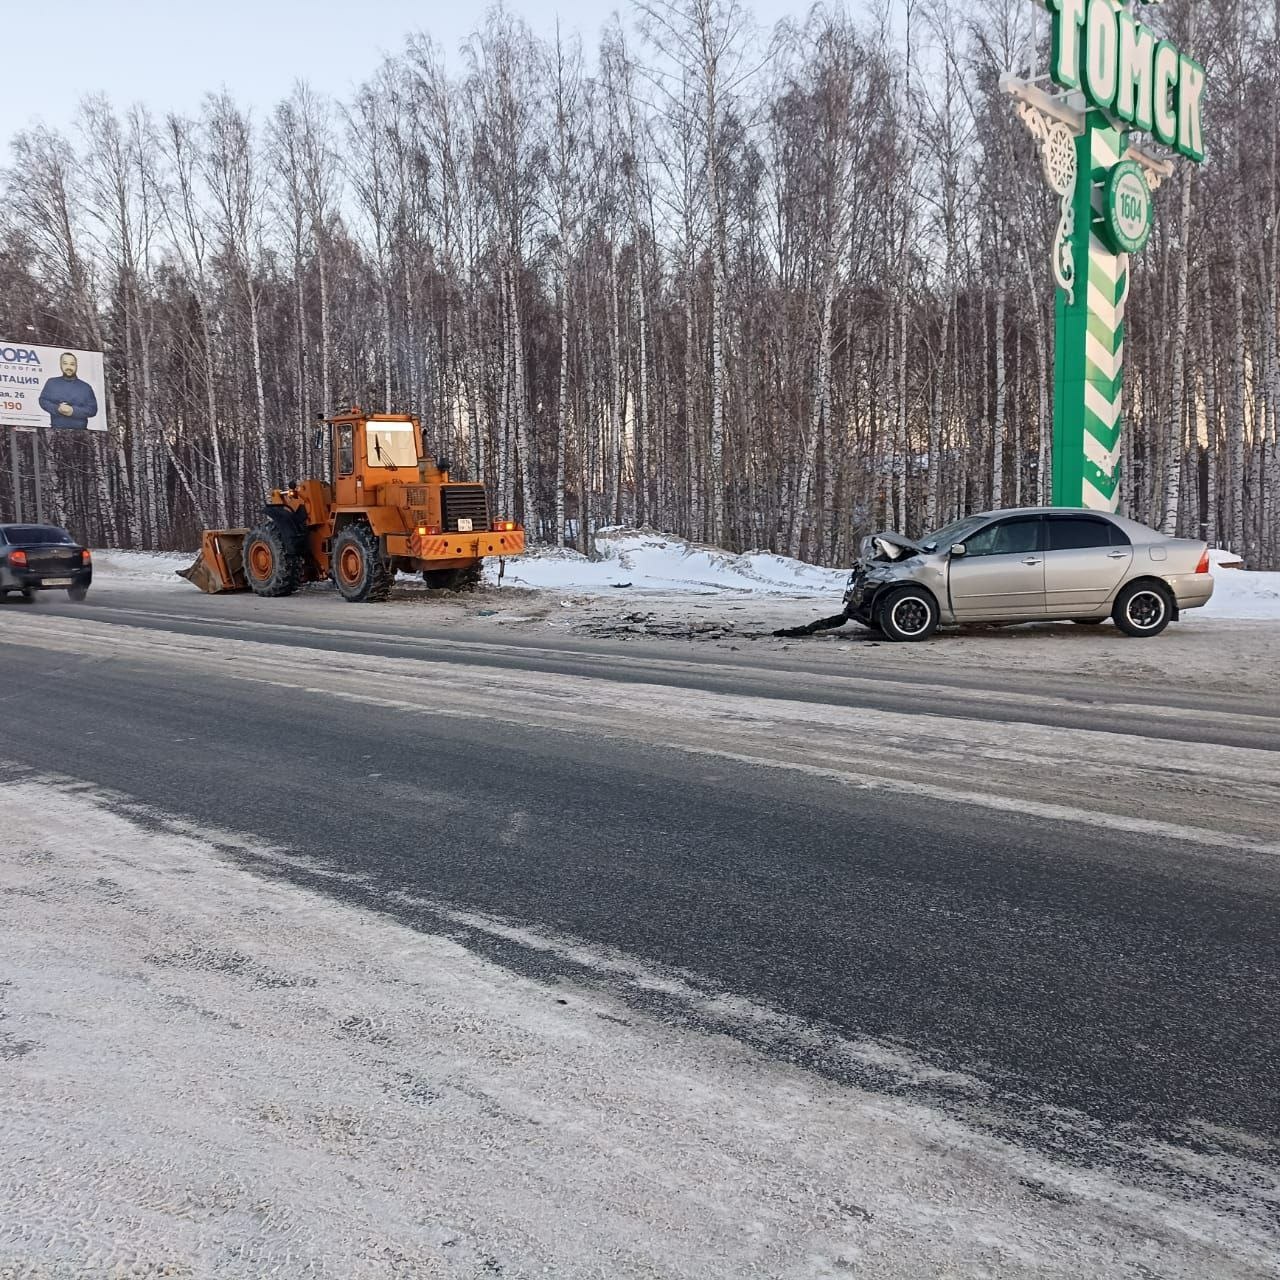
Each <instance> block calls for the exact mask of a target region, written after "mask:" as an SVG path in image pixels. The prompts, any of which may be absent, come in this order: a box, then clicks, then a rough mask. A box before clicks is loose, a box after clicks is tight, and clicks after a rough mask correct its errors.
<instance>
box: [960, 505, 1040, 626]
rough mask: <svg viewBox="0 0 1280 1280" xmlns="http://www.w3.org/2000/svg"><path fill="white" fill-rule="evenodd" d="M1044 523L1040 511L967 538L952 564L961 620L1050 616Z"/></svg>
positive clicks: (979, 531)
mask: <svg viewBox="0 0 1280 1280" xmlns="http://www.w3.org/2000/svg"><path fill="white" fill-rule="evenodd" d="M1043 526H1044V522H1043V520H1042V519H1041V517H1040V516H1038V515H1036V516H1008V517H1006V518H1004V519H1002V520H996V521H994V522H993V523H991V524H989V525H987V526H986V528H984V529H979V530H978V532H977V533H974V534H970V535H969V536H968V537H967V538H965V540H964V547H965V554H964V555H963V556H954V555H953V556H952V557H951V560H950V563H949V568H948V585H949V588H950V593H951V608H952V610H953V612H954V613H955V615H956V620H957V621H958V622H973V621H978V620H982V619H986V620H992V619H1002V618H1003V619H1011V620H1012V619H1019V618H1027V619H1030V618H1040V617H1043V616H1044V555H1043V553H1042V552H1041V550H1040V546H1041V536H1042V530H1043Z"/></svg>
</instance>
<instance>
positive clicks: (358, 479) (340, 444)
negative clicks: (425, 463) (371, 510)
mask: <svg viewBox="0 0 1280 1280" xmlns="http://www.w3.org/2000/svg"><path fill="white" fill-rule="evenodd" d="M329 427H330V431H331V433H332V441H333V497H334V505H335V506H337V507H365V506H370V505H376V504H377V501H378V499H377V493H376V491H377V490H378V489H380V488H381V487H382V486H384V485H389V484H395V483H397V482H398V483H401V484H410V483H413V482H414V481H416V480H417V478H418V460H419V459H420V458H421V457H422V436H421V431H420V428H419V426H418V421H417V419H416V418H411V417H409V416H408V415H406V414H365V413H362V412H361V411H360V409H359V408H355V409H352V410H351V411H350V413H347V414H341V415H339V416H338V417H335V418H331V419H329Z"/></svg>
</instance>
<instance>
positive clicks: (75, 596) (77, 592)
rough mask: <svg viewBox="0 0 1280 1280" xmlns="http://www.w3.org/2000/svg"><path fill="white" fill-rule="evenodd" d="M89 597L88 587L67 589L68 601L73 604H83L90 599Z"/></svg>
mask: <svg viewBox="0 0 1280 1280" xmlns="http://www.w3.org/2000/svg"><path fill="white" fill-rule="evenodd" d="M88 595H89V588H88V587H68V588H67V599H68V600H70V601H71V603H72V604H83V603H84V601H85V600H86V599H87V598H88Z"/></svg>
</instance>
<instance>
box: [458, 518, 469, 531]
mask: <svg viewBox="0 0 1280 1280" xmlns="http://www.w3.org/2000/svg"><path fill="white" fill-rule="evenodd" d="M471 528H472V522H471V521H470V520H459V521H458V532H459V533H470V532H471Z"/></svg>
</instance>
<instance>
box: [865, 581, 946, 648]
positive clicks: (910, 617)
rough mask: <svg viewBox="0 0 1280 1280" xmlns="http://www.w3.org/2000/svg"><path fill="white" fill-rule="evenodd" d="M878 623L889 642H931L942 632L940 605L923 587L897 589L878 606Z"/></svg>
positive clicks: (888, 594) (887, 595)
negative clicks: (938, 631)
mask: <svg viewBox="0 0 1280 1280" xmlns="http://www.w3.org/2000/svg"><path fill="white" fill-rule="evenodd" d="M875 621H876V625H877V626H878V627H879V629H880V630H881V632H883V633H884V636H885V638H886V639H888V640H897V641H902V642H908V643H909V642H913V641H917V640H927V639H928V638H929V637H930V636H931V635H933V633H934V632H935V631H936V630H937V629H938V602H937V601H936V600H935V599H934V598H933V596H932V595H930V594H929V592H928V591H926V590H925V589H924V588H923V587H897V588H895V589H894V590H893V591H890V592H888V593H887V594H886V595H885V597H884V599H883V600H881V601H880V602H879V603H878V604H877V605H876V616H875Z"/></svg>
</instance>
